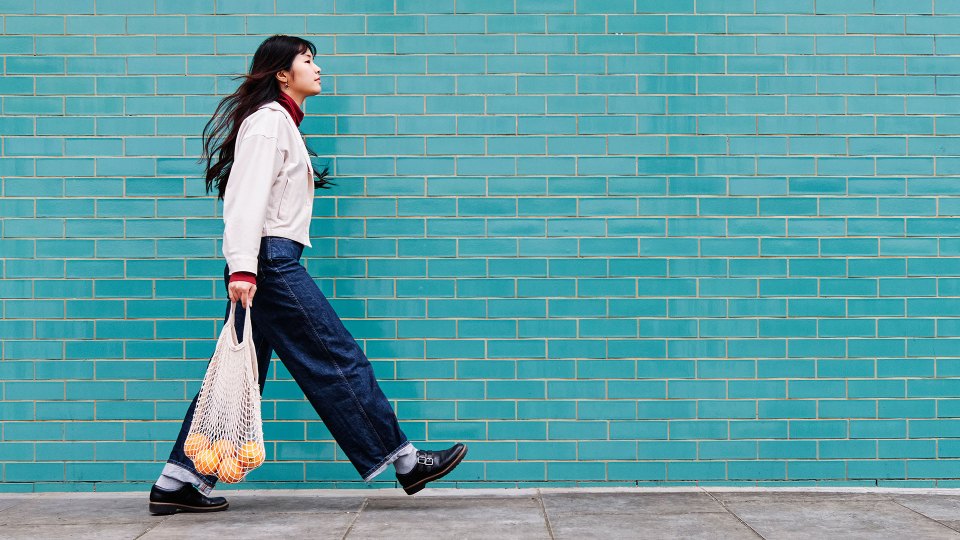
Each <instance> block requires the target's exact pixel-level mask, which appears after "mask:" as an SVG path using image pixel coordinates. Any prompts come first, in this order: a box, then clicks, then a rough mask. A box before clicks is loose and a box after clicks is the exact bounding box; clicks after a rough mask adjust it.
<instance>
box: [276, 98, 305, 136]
mask: <svg viewBox="0 0 960 540" xmlns="http://www.w3.org/2000/svg"><path fill="white" fill-rule="evenodd" d="M276 101H277V103H279V104H280V105H282V106H283V108H284V109H286V110H287V112H288V113H290V118H293V123H295V124H296V125H297V127H300V121H301V120H303V110H301V109H300V106H299V105H297V102H296V101H294V100H293V98H292V97H290V96H288V95H287V94H286V93H284V92H280V95H279V96H277V100H276Z"/></svg>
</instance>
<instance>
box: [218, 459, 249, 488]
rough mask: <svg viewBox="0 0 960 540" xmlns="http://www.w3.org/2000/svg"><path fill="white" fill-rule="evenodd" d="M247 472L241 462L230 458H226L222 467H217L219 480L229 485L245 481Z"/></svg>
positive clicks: (222, 462) (221, 464) (221, 463)
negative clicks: (244, 477) (244, 476)
mask: <svg viewBox="0 0 960 540" xmlns="http://www.w3.org/2000/svg"><path fill="white" fill-rule="evenodd" d="M245 472H246V471H244V470H243V466H241V465H240V462H239V461H237V460H236V459H234V458H232V457H228V458H224V460H223V461H221V462H220V466H219V467H217V478H219V479H220V480H223V481H224V482H226V483H228V484H234V483H236V482H239V481H240V480H243V475H244V473H245Z"/></svg>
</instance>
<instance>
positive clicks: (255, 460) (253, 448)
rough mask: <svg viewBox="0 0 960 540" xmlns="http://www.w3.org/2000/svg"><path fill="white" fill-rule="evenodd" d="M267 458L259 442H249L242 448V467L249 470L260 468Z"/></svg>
mask: <svg viewBox="0 0 960 540" xmlns="http://www.w3.org/2000/svg"><path fill="white" fill-rule="evenodd" d="M265 458H266V456H265V455H264V450H263V447H262V446H260V445H259V444H258V443H257V441H247V442H245V443H243V446H241V447H240V458H239V460H240V465H242V466H244V467H246V468H247V469H254V468H256V467H259V466H260V465H262V464H263V460H264V459H265Z"/></svg>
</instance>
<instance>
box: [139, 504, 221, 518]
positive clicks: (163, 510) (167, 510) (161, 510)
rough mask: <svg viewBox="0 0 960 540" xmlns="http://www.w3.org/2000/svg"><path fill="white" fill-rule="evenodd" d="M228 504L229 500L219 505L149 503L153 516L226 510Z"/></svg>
mask: <svg viewBox="0 0 960 540" xmlns="http://www.w3.org/2000/svg"><path fill="white" fill-rule="evenodd" d="M229 506H230V503H229V502H225V503H223V504H221V505H219V506H190V505H187V504H177V503H155V502H152V503H150V513H151V514H153V515H155V516H162V515H167V514H176V513H177V511H180V512H219V511H221V510H226V509H227V508H228V507H229Z"/></svg>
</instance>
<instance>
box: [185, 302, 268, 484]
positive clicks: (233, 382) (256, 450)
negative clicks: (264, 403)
mask: <svg viewBox="0 0 960 540" xmlns="http://www.w3.org/2000/svg"><path fill="white" fill-rule="evenodd" d="M236 304H237V303H236V301H231V302H230V316H229V317H228V318H227V323H226V324H225V325H224V327H223V329H222V330H221V331H220V337H219V339H217V346H216V350H215V351H214V353H213V357H212V358H211V359H210V363H209V364H208V365H207V372H206V374H205V375H204V377H203V383H202V385H201V387H200V395H199V397H198V398H197V406H196V408H195V410H194V414H193V421H192V422H191V424H190V431H189V432H188V433H187V438H186V441H185V442H184V452H185V453H186V454H187V457H189V458H190V459H191V460H193V465H194V466H195V467H196V469H197V472H199V473H201V474H212V475H215V476H216V477H217V478H218V479H219V480H221V481H223V482H227V483H235V482H239V481H241V480H243V478H244V477H245V476H246V475H247V473H249V472H250V471H252V470H253V469H255V468H257V467H259V466H260V465H261V464H263V461H264V459H265V457H266V451H265V449H264V446H263V421H262V419H261V417H260V387H259V386H258V384H257V377H258V373H259V368H258V367H257V351H256V348H255V347H254V346H253V329H252V325H251V322H250V309H251V308H250V307H247V308H246V309H245V310H244V311H245V312H246V314H245V316H244V323H243V343H238V342H237V330H236V326H235V324H234V313H235V312H236Z"/></svg>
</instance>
